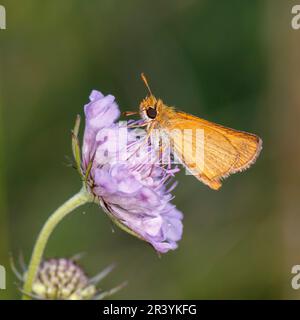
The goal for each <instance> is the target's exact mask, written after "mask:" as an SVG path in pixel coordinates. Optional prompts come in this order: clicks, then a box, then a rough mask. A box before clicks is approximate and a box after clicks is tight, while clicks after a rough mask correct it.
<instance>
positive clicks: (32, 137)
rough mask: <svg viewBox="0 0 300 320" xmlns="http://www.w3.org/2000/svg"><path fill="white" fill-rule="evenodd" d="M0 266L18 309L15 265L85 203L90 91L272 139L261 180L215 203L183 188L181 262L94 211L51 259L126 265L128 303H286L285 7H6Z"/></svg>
mask: <svg viewBox="0 0 300 320" xmlns="http://www.w3.org/2000/svg"><path fill="white" fill-rule="evenodd" d="M1 4H2V5H4V6H5V7H6V11H7V29H6V30H0V162H1V164H0V264H2V265H4V266H5V267H6V269H7V272H8V273H7V290H5V291H3V290H0V297H1V298H3V299H16V298H19V297H20V295H19V292H18V284H17V283H16V279H15V277H14V275H13V274H12V272H11V271H10V270H9V269H10V267H9V261H8V257H9V253H12V254H13V256H14V257H15V259H16V260H17V259H18V256H19V254H20V253H22V254H23V255H24V257H25V260H26V261H27V262H28V259H29V257H30V254H31V250H32V247H33V243H34V241H35V239H36V236H37V234H38V232H39V230H40V228H41V226H42V224H43V223H44V222H45V220H46V219H47V217H48V215H49V214H50V213H51V212H52V211H53V210H54V209H55V208H56V207H57V206H59V205H60V204H61V203H62V202H63V201H65V200H66V199H67V198H68V197H70V196H71V195H72V194H74V193H75V192H77V191H78V189H79V188H80V181H79V178H78V176H77V174H76V172H75V170H73V169H72V168H70V167H69V166H68V163H69V161H68V160H67V158H66V157H71V148H70V142H71V140H70V129H71V128H72V127H73V123H74V120H75V116H76V114H77V113H80V114H83V110H82V106H83V105H84V104H85V103H86V102H87V100H88V95H89V93H90V91H91V90H92V89H98V90H101V91H102V92H104V93H111V94H113V95H115V96H116V98H117V101H118V103H119V105H120V107H121V109H122V110H124V111H125V110H128V109H131V110H135V109H136V108H137V106H138V104H139V101H140V100H141V99H142V98H143V97H144V96H145V94H146V91H145V87H144V85H143V83H142V82H141V80H140V78H139V74H140V73H141V72H142V71H143V72H145V73H146V75H147V76H148V78H149V81H150V83H151V87H152V90H153V91H154V93H155V94H156V95H157V96H159V97H162V98H163V99H164V101H165V102H166V103H167V104H170V105H175V106H177V107H178V108H180V109H183V110H184V111H186V112H189V113H193V114H195V115H198V116H200V117H203V118H205V119H208V120H211V121H214V122H217V123H221V124H223V125H227V126H230V127H233V128H236V129H241V130H246V131H250V132H254V133H257V134H259V135H260V136H261V137H262V138H263V140H264V149H263V151H262V154H261V156H260V158H259V159H258V161H257V163H256V164H255V166H253V167H252V168H251V169H250V170H248V171H247V172H244V173H242V174H238V175H234V176H232V177H230V178H229V179H227V180H226V181H225V182H224V185H223V188H222V189H221V190H220V191H218V192H214V191H212V190H210V189H209V188H207V187H206V186H204V185H202V184H200V183H199V182H198V181H197V180H196V179H194V178H193V177H191V176H185V175H184V174H181V175H180V176H179V178H178V179H179V182H180V183H179V186H178V187H177V189H176V191H175V194H176V198H175V203H176V205H177V206H178V208H179V209H180V210H182V211H183V212H184V214H185V218H184V235H183V239H182V241H181V242H180V243H179V248H178V249H177V250H176V251H174V252H170V253H168V254H166V255H164V256H162V257H161V258H159V257H158V256H157V255H156V253H155V252H154V250H152V249H151V248H150V247H149V246H148V245H147V244H145V243H143V242H141V241H139V240H137V239H135V238H133V237H132V236H130V235H128V234H126V233H124V232H123V231H121V230H119V229H118V228H116V227H114V226H112V224H111V222H110V221H109V219H108V218H107V217H106V216H105V215H104V213H103V212H102V211H101V210H100V209H99V208H97V206H95V205H87V206H85V207H82V208H80V209H78V210H76V212H74V214H73V215H71V216H69V217H68V218H67V219H65V220H64V221H63V223H62V224H61V225H59V227H58V228H57V230H56V231H55V233H54V234H53V236H52V237H51V239H50V242H49V245H48V247H47V250H46V257H62V256H64V257H65V256H67V257H68V256H72V255H74V254H76V253H79V252H85V253H86V254H85V256H84V257H83V258H82V260H81V264H82V265H84V266H85V268H86V270H87V271H88V273H89V274H91V275H93V274H95V273H96V272H97V271H99V270H101V269H102V268H104V267H105V266H107V265H109V264H111V263H112V262H115V263H117V268H116V269H115V270H114V272H113V273H112V274H111V275H110V276H109V277H107V278H106V279H105V280H104V281H103V285H102V287H103V288H104V289H106V288H110V287H112V286H114V285H116V284H119V283H121V282H122V281H124V280H128V281H129V284H128V286H127V287H126V288H125V289H123V290H122V291H121V292H120V293H118V294H117V295H116V296H115V298H126V299H162V298H163V299H173V298H174V299H175V298H177V299H224V298H226V299H275V298H278V299H287V298H299V297H300V291H296V290H293V289H292V287H291V278H292V274H291V268H292V266H293V265H295V264H300V208H299V196H300V183H299V178H300V169H299V167H300V148H299V145H300V142H299V140H300V139H299V120H300V117H299V116H300V68H299V61H300V60H299V56H300V30H298V31H297V30H293V29H292V27H291V19H292V14H291V8H292V5H294V4H297V1H286V0H281V1H280V0H276V1H274V0H268V1H267V0H251V1H239V0H227V1H218V0H214V1H212V0H199V1H196V0H185V1H183V0H172V1H171V0H165V1H141V0H132V1H116V0H90V1H79V0H72V1H71V0H65V1H58V0H52V1H38V0H27V1H11V0H9V1H1Z"/></svg>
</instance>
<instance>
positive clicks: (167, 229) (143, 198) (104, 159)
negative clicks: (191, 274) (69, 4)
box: [75, 90, 183, 253]
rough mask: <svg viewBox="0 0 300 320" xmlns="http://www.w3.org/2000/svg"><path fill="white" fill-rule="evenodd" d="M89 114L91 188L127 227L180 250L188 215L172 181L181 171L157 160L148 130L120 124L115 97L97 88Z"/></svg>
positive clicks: (85, 170)
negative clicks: (174, 196) (174, 199)
mask: <svg viewBox="0 0 300 320" xmlns="http://www.w3.org/2000/svg"><path fill="white" fill-rule="evenodd" d="M84 112H85V120H86V123H85V131H84V138H83V146H82V162H81V165H80V170H81V171H82V175H83V176H84V179H85V180H86V184H87V188H88V189H89V190H90V192H91V193H92V194H93V195H94V197H95V199H96V200H97V202H99V204H100V205H101V206H102V208H103V209H104V211H105V212H106V213H107V214H108V215H109V217H110V218H111V219H112V220H113V221H114V222H115V223H116V224H117V225H118V226H120V227H121V228H122V229H124V230H126V231H127V232H129V233H131V234H133V235H135V236H137V237H138V238H140V239H142V240H145V241H147V242H148V243H150V244H151V245H152V246H153V247H154V248H155V249H156V250H157V251H158V252H160V253H165V252H167V251H169V250H174V249H176V248H177V241H179V240H180V239H181V236H182V228H183V226H182V217H183V216H182V213H181V212H180V211H178V210H177V209H176V207H175V206H174V205H172V204H171V203H170V201H171V200H172V195H171V191H172V189H173V188H174V187H175V184H171V186H169V185H170V181H171V180H172V177H173V176H174V174H175V173H176V172H177V171H178V169H177V168H172V167H171V166H170V165H162V164H159V163H158V161H157V157H156V156H153V154H154V155H157V152H156V151H157V150H153V148H154V147H153V146H152V145H151V144H150V143H148V139H147V138H146V137H145V131H144V130H141V129H130V128H128V126H127V125H126V124H122V123H117V120H118V118H119V116H120V111H119V108H118V105H117V104H116V102H115V98H114V97H113V96H112V95H107V96H104V95H103V94H102V93H101V92H99V91H95V90H94V91H92V93H91V95H90V102H89V103H88V104H86V105H85V107H84ZM153 151H154V152H153ZM75 154H76V151H75ZM168 186H169V187H168Z"/></svg>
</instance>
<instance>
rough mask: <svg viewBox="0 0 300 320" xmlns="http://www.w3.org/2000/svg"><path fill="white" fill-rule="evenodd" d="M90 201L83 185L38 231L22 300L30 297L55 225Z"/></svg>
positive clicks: (89, 196) (90, 198)
mask: <svg viewBox="0 0 300 320" xmlns="http://www.w3.org/2000/svg"><path fill="white" fill-rule="evenodd" d="M90 201H92V197H91V195H90V194H89V193H88V192H87V190H86V189H85V187H83V188H82V189H81V190H80V191H79V192H78V193H77V194H75V195H74V196H73V197H72V198H70V199H69V200H67V201H66V202H65V203H64V204H63V205H61V206H60V207H59V208H58V209H57V210H56V211H54V212H53V214H52V215H51V216H50V217H49V218H48V220H47V221H46V223H45V224H44V226H43V228H42V230H41V231H40V234H39V236H38V238H37V241H36V243H35V246H34V249H33V252H32V255H31V259H30V263H29V266H28V271H27V274H26V279H25V282H24V286H23V293H24V294H23V297H22V299H23V300H28V299H30V293H31V292H32V284H33V281H34V279H35V277H36V274H37V271H38V268H39V265H40V263H41V259H42V257H43V252H44V250H45V247H46V244H47V242H48V239H49V237H50V235H51V233H52V232H53V230H54V229H55V227H56V226H57V225H58V224H59V222H60V221H61V220H62V219H63V218H64V217H66V216H67V215H68V214H69V213H70V212H72V211H73V210H74V209H76V208H77V207H79V206H81V205H83V204H85V203H87V202H90Z"/></svg>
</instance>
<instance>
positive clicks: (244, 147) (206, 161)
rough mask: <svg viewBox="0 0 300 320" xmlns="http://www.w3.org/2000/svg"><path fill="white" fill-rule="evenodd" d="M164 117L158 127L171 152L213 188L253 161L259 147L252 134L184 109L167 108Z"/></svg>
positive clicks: (257, 138)
mask: <svg viewBox="0 0 300 320" xmlns="http://www.w3.org/2000/svg"><path fill="white" fill-rule="evenodd" d="M164 119H165V120H164V121H161V122H160V127H161V128H163V129H164V131H165V132H166V133H167V135H168V137H169V139H170V141H171V144H172V150H173V153H174V154H175V155H176V157H177V158H178V159H179V160H180V161H181V162H182V163H183V164H184V165H185V167H186V168H187V169H188V170H189V171H190V172H191V173H192V174H193V175H194V176H195V177H196V178H198V179H199V180H200V181H202V182H203V183H205V184H207V185H208V186H209V187H210V188H212V189H215V190H217V189H219V188H220V187H221V185H222V184H221V180H222V179H224V178H226V177H227V176H229V175H230V174H232V173H235V172H238V171H243V170H245V169H247V168H248V167H249V166H250V165H251V164H253V163H254V162H255V160H256V159H257V157H258V155H259V153H260V150H261V147H262V140H261V139H260V138H259V137H258V136H256V135H254V134H251V133H247V132H243V131H238V130H234V129H230V128H227V127H224V126H221V125H218V124H215V123H213V122H209V121H207V120H204V119H200V118H197V117H195V116H192V115H189V114H186V113H184V112H176V111H171V110H170V111H167V113H166V114H165V117H164ZM185 132H186V133H187V134H185Z"/></svg>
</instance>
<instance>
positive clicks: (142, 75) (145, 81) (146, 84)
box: [141, 73, 153, 96]
mask: <svg viewBox="0 0 300 320" xmlns="http://www.w3.org/2000/svg"><path fill="white" fill-rule="evenodd" d="M141 78H142V80H143V81H144V83H145V86H146V87H147V89H148V91H149V93H150V95H151V96H153V94H152V91H151V89H150V86H149V84H148V81H147V79H146V76H145V75H144V73H141Z"/></svg>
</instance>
